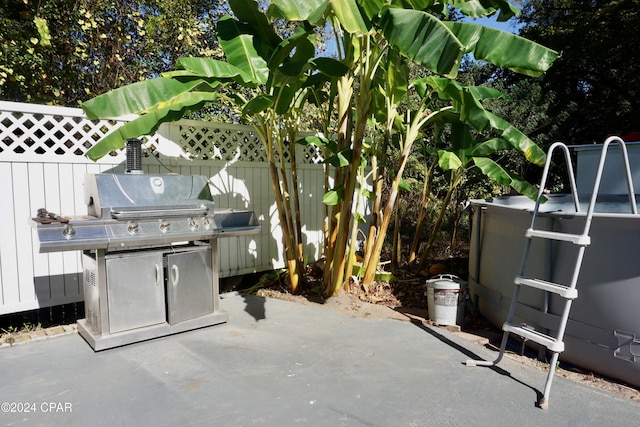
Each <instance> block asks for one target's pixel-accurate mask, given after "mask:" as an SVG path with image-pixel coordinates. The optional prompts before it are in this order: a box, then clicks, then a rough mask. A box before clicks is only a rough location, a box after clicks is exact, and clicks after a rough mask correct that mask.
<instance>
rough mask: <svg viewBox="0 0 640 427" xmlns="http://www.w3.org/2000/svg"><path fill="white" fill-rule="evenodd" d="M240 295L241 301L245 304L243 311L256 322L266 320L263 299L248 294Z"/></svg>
mask: <svg viewBox="0 0 640 427" xmlns="http://www.w3.org/2000/svg"><path fill="white" fill-rule="evenodd" d="M240 295H241V296H242V299H243V300H244V303H245V308H244V311H246V312H247V313H249V314H250V315H251V316H252V317H253V318H254V319H255V320H256V322H258V321H260V320H265V319H266V318H267V316H266V309H265V298H263V297H258V296H255V295H248V294H240Z"/></svg>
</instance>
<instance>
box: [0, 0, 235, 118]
mask: <svg viewBox="0 0 640 427" xmlns="http://www.w3.org/2000/svg"><path fill="white" fill-rule="evenodd" d="M227 9H228V6H227V5H226V2H225V1H221V0H134V1H128V0H115V1H114V0H50V1H45V2H36V1H30V0H3V2H2V6H0V40H1V42H2V45H1V46H0V98H2V99H4V100H9V101H21V102H36V103H43V104H57V105H65V106H70V107H77V106H78V105H79V102H80V101H82V100H87V99H90V98H91V97H93V96H95V95H98V94H101V93H104V92H106V91H108V90H111V89H114V88H116V87H119V86H122V85H124V84H128V83H132V82H135V81H139V80H143V79H146V78H149V77H153V76H156V75H158V73H161V72H163V71H166V70H168V69H170V68H171V67H173V65H174V64H175V62H176V60H177V59H178V58H179V57H181V56H185V55H194V54H196V53H197V54H200V55H206V56H216V55H220V52H219V50H217V42H216V40H215V33H214V31H213V30H214V28H213V27H214V25H213V22H214V20H215V19H216V18H217V17H218V16H220V15H221V14H223V13H225V11H226V10H227Z"/></svg>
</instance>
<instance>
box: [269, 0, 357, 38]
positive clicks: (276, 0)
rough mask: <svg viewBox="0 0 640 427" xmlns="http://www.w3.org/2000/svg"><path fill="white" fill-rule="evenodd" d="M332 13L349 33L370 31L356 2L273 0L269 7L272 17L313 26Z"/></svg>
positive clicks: (337, 0)
mask: <svg viewBox="0 0 640 427" xmlns="http://www.w3.org/2000/svg"><path fill="white" fill-rule="evenodd" d="M330 12H332V13H333V14H335V16H336V17H337V18H338V20H339V21H340V23H341V24H342V26H343V28H344V29H345V30H346V31H347V32H349V33H352V34H365V33H367V32H368V31H369V27H368V26H367V24H366V22H365V20H364V18H363V17H362V14H361V13H360V9H358V5H357V4H356V0H272V1H271V6H270V7H269V14H270V15H271V16H275V17H279V18H286V19H288V20H290V21H309V22H311V23H313V24H319V23H322V21H324V19H325V17H326V16H327V14H328V13H330Z"/></svg>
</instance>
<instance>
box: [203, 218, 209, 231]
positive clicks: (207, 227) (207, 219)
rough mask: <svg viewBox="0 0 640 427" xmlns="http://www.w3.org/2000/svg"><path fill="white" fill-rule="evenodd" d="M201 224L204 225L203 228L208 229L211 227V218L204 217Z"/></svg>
mask: <svg viewBox="0 0 640 427" xmlns="http://www.w3.org/2000/svg"><path fill="white" fill-rule="evenodd" d="M202 226H203V227H204V229H205V230H208V229H210V228H211V220H210V219H209V218H204V219H203V220H202Z"/></svg>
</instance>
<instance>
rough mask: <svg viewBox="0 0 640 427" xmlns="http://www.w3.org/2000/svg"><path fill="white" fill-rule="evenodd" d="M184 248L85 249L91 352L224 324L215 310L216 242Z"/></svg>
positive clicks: (86, 334) (83, 324) (85, 331)
mask: <svg viewBox="0 0 640 427" xmlns="http://www.w3.org/2000/svg"><path fill="white" fill-rule="evenodd" d="M199 243H200V244H197V245H187V246H184V247H167V248H154V249H152V250H141V251H123V252H106V251H105V250H101V249H97V250H91V251H84V252H83V255H82V263H83V271H84V274H83V277H84V279H83V282H84V283H83V286H84V295H85V319H82V320H79V321H78V332H79V333H80V335H82V337H83V338H84V339H85V340H86V341H87V342H88V343H89V344H90V345H91V347H92V348H93V349H94V350H95V351H100V350H105V349H108V348H113V347H118V346H122V345H126V344H131V343H134V342H138V341H143V340H147V339H152V338H157V337H161V336H165V335H171V334H175V333H178V332H184V331H187V330H191V329H196V328H201V327H205V326H211V325H215V324H219V323H225V322H226V321H227V320H228V314H227V313H226V312H225V311H222V310H220V309H219V295H218V277H217V266H216V265H215V264H216V259H215V258H216V257H217V253H216V252H217V251H216V247H217V245H216V241H215V239H214V240H212V241H210V243H209V244H203V243H201V242H199Z"/></svg>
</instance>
